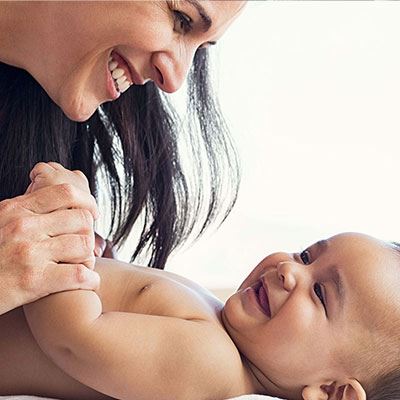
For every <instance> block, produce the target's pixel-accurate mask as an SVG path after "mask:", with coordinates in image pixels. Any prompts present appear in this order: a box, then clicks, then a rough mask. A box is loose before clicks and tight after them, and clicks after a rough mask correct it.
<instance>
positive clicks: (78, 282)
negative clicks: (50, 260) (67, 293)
mask: <svg viewBox="0 0 400 400" xmlns="http://www.w3.org/2000/svg"><path fill="white" fill-rule="evenodd" d="M43 280H44V281H45V287H46V289H47V292H48V293H49V294H50V293H56V292H60V291H64V290H73V289H88V290H96V289H98V288H99V286H100V276H99V274H98V273H97V272H95V271H92V270H90V269H88V268H86V266H84V265H83V264H76V265H71V264H54V265H49V266H48V267H47V268H46V271H45V273H44V274H43ZM42 295H43V294H42V293H39V296H40V297H42Z"/></svg>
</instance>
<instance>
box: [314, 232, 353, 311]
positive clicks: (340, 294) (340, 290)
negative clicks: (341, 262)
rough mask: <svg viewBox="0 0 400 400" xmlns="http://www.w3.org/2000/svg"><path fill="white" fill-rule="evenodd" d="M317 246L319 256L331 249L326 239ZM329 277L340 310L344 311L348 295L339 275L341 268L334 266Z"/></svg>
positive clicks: (329, 271) (329, 272)
mask: <svg viewBox="0 0 400 400" xmlns="http://www.w3.org/2000/svg"><path fill="white" fill-rule="evenodd" d="M315 245H316V246H317V250H318V254H321V253H323V252H324V251H326V250H327V248H328V247H329V242H328V240H325V239H324V240H319V241H318V242H317V243H315ZM328 277H329V278H330V279H331V280H332V282H333V283H334V287H335V291H336V297H337V298H338V300H339V308H340V311H342V310H343V306H344V302H345V297H346V293H345V290H344V284H343V279H342V277H341V275H340V273H339V268H338V267H337V266H336V265H334V266H332V267H330V268H329V269H328Z"/></svg>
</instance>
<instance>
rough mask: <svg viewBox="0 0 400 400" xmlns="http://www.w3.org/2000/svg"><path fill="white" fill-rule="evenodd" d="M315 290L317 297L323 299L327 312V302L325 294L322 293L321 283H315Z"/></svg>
mask: <svg viewBox="0 0 400 400" xmlns="http://www.w3.org/2000/svg"><path fill="white" fill-rule="evenodd" d="M314 292H315V294H316V295H317V297H318V298H319V299H320V300H321V303H322V305H323V306H324V309H325V313H326V304H325V299H324V294H323V293H322V285H320V284H319V283H315V284H314Z"/></svg>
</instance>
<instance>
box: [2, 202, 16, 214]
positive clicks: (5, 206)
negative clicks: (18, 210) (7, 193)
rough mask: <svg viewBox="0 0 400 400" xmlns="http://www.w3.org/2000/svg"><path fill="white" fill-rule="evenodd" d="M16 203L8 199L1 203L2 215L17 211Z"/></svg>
mask: <svg viewBox="0 0 400 400" xmlns="http://www.w3.org/2000/svg"><path fill="white" fill-rule="evenodd" d="M15 205H16V203H15V201H13V200H12V199H6V200H3V201H1V202H0V215H1V214H3V215H6V214H10V213H12V212H13V211H15Z"/></svg>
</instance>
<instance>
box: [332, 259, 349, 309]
mask: <svg viewBox="0 0 400 400" xmlns="http://www.w3.org/2000/svg"><path fill="white" fill-rule="evenodd" d="M329 276H330V278H331V279H332V281H333V283H334V284H335V290H336V296H337V298H338V300H339V308H340V311H342V310H343V306H344V301H345V297H346V293H345V290H344V285H343V280H342V277H341V275H340V273H339V269H338V267H337V266H336V265H335V266H333V267H331V268H329Z"/></svg>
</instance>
